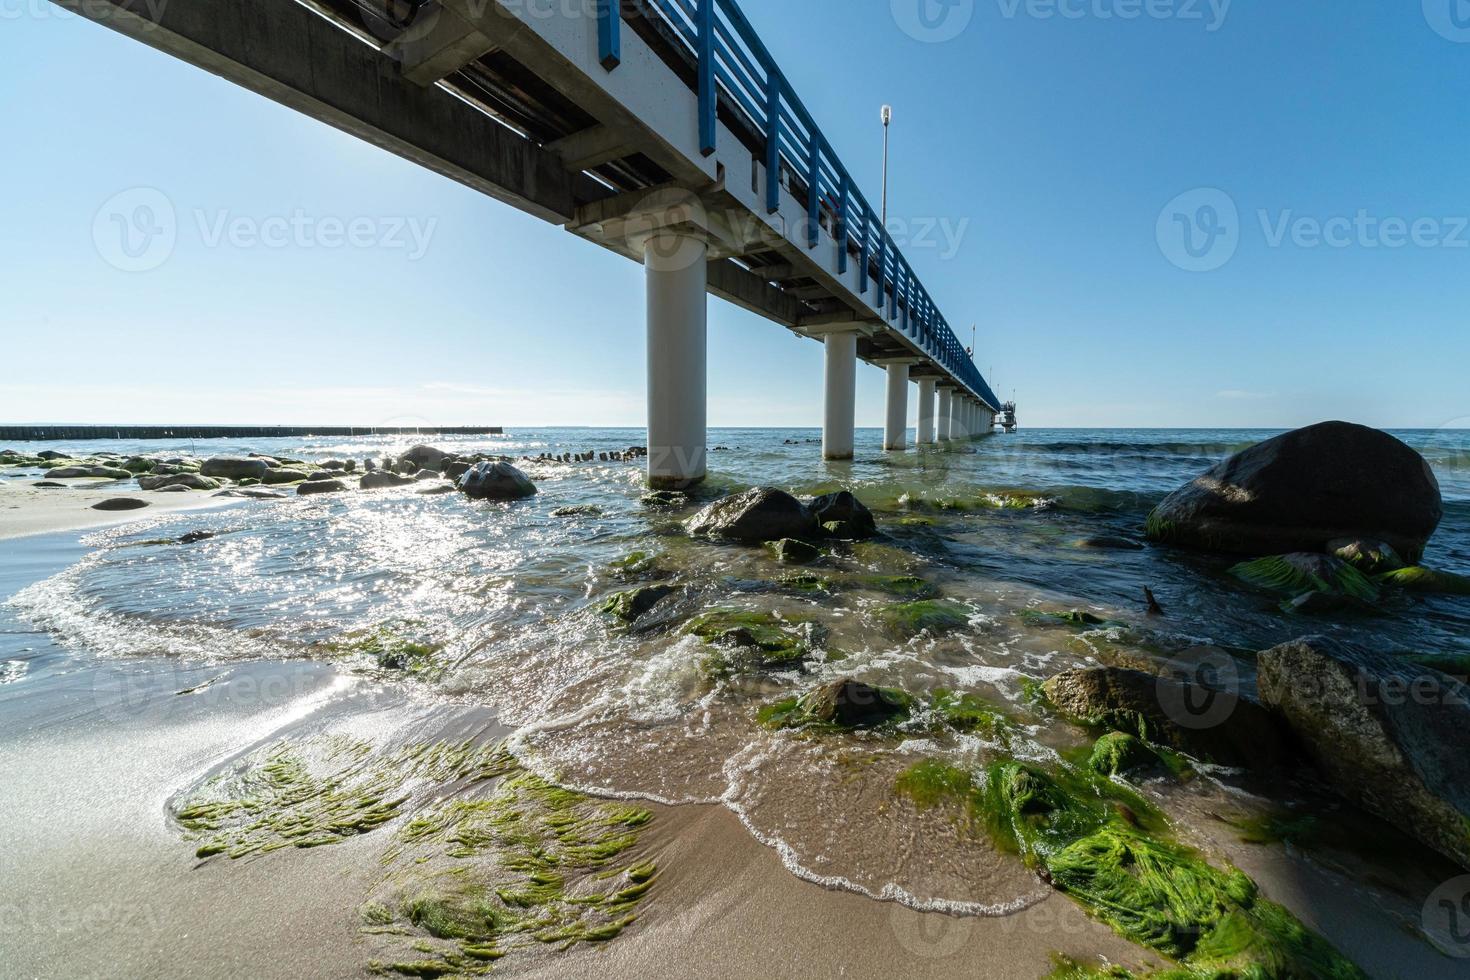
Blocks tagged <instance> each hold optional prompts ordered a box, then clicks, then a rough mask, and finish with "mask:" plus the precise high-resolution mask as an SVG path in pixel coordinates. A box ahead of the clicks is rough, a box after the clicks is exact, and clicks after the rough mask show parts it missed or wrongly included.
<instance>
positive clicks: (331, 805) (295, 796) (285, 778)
mask: <svg viewBox="0 0 1470 980" xmlns="http://www.w3.org/2000/svg"><path fill="white" fill-rule="evenodd" d="M512 768H513V761H512V760H511V758H510V756H509V754H508V753H506V752H505V751H504V750H502V749H500V748H498V747H497V748H482V747H476V746H475V745H473V744H472V743H469V742H464V743H453V744H452V743H447V742H436V743H420V744H414V745H409V746H405V747H403V748H401V749H398V750H396V751H395V752H393V753H391V754H389V755H387V756H383V757H375V756H374V754H373V747H372V745H371V744H370V743H368V742H363V741H359V740H356V739H349V738H345V737H341V736H331V737H323V738H318V739H312V740H308V741H306V742H303V743H299V744H293V743H290V742H281V743H278V744H276V745H274V746H272V747H271V748H269V749H266V750H263V752H261V753H257V754H256V755H255V756H253V757H251V758H249V759H248V760H247V761H246V763H245V765H244V766H243V767H242V768H241V769H240V770H239V771H236V772H229V773H223V774H221V775H219V776H216V777H214V778H213V779H211V780H210V781H208V782H207V783H205V784H204V785H203V786H201V787H200V788H199V789H198V790H196V791H195V792H193V793H191V794H189V795H188V796H187V797H185V798H183V799H181V800H180V801H178V803H177V804H176V805H175V806H174V808H173V811H174V818H175V819H176V820H177V821H178V823H179V825H180V826H181V827H183V829H184V830H185V831H187V832H188V833H189V834H190V835H192V836H193V837H195V839H197V840H199V841H200V843H199V846H198V848H197V850H196V852H195V853H196V856H198V857H200V858H209V857H214V856H216V855H226V856H228V857H230V858H232V859H238V858H242V857H246V856H247V855H255V854H268V853H270V852H271V851H275V850H279V849H281V848H286V847H297V848H308V847H319V846H322V845H327V844H337V843H340V842H342V841H343V840H346V839H347V838H349V837H356V836H358V835H360V834H365V833H368V832H370V831H372V830H375V829H376V828H378V827H380V826H382V825H383V824H385V823H387V822H388V821H390V820H392V819H393V818H394V817H396V816H398V814H399V812H400V811H401V809H402V807H403V805H404V803H405V802H407V800H408V794H407V793H406V792H405V791H404V787H405V786H406V785H407V784H408V783H409V782H410V781H412V780H416V779H423V780H430V781H434V782H450V781H466V780H467V781H475V780H483V779H489V778H493V777H496V776H500V775H503V774H505V773H506V772H509V771H511V769H512Z"/></svg>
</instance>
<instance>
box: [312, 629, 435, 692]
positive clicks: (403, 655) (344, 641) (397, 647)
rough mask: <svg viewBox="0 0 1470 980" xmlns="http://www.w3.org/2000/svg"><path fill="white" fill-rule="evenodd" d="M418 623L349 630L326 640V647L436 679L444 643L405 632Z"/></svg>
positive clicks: (335, 652)
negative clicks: (425, 640)
mask: <svg viewBox="0 0 1470 980" xmlns="http://www.w3.org/2000/svg"><path fill="white" fill-rule="evenodd" d="M417 625H419V624H417V623H411V622H404V623H384V624H382V625H380V626H378V627H377V628H376V629H372V630H363V631H359V632H355V633H348V634H346V635H345V636H343V637H342V638H341V639H338V640H333V641H332V642H330V643H325V644H322V647H323V648H324V649H326V650H327V651H329V652H331V653H333V654H335V655H338V656H353V655H361V656H365V657H368V658H370V659H371V660H372V661H373V663H374V664H375V665H376V666H377V667H378V668H379V669H381V670H392V671H402V672H404V673H406V674H410V675H413V676H415V677H419V678H421V679H424V680H432V679H433V678H435V677H437V676H438V675H439V674H440V673H441V672H442V671H443V669H444V665H443V664H441V663H440V662H439V661H438V659H437V656H436V655H437V654H438V653H439V651H440V650H442V649H443V646H442V645H441V644H437V643H425V642H422V641H420V640H413V639H409V638H408V636H406V635H404V632H403V630H404V629H406V628H411V627H415V626H417Z"/></svg>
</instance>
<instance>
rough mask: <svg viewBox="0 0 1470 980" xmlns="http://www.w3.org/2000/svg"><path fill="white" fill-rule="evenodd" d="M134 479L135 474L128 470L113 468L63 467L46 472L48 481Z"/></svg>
mask: <svg viewBox="0 0 1470 980" xmlns="http://www.w3.org/2000/svg"><path fill="white" fill-rule="evenodd" d="M132 478H133V474H131V473H129V472H128V471H127V470H119V469H114V468H113V467H111V466H63V467H60V468H58V469H54V470H47V471H46V479H48V480H82V479H98V480H131V479H132Z"/></svg>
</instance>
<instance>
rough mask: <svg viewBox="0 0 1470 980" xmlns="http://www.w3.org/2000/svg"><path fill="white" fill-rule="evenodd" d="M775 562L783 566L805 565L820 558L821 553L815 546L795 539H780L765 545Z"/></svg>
mask: <svg viewBox="0 0 1470 980" xmlns="http://www.w3.org/2000/svg"><path fill="white" fill-rule="evenodd" d="M766 547H767V548H770V549H771V553H772V554H773V555H775V556H776V560H777V561H779V562H781V563H782V564H785V565H805V564H808V563H809V562H814V561H816V560H817V559H818V558H820V557H822V552H821V551H820V550H819V549H818V548H817V547H816V546H815V545H810V544H807V543H806V542H805V541H798V540H796V539H795V538H782V539H781V540H780V541H772V542H770V543H768V544H767V545H766Z"/></svg>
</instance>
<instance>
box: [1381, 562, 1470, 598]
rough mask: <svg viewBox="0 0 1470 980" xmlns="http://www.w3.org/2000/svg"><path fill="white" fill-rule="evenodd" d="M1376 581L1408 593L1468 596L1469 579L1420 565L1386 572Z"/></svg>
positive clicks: (1469, 589) (1469, 591)
mask: <svg viewBox="0 0 1470 980" xmlns="http://www.w3.org/2000/svg"><path fill="white" fill-rule="evenodd" d="M1376 581H1377V582H1379V583H1380V584H1383V585H1390V586H1393V587H1394V588H1398V589H1404V590H1406V591H1409V592H1423V593H1429V594H1434V595H1458V596H1470V578H1467V577H1466V576H1464V575H1455V574H1453V573H1451V572H1439V571H1435V570H1434V569H1432V568H1424V567H1423V566H1421V565H1415V566H1412V567H1410V568H1400V569H1398V570H1397V571H1392V572H1386V573H1384V574H1383V575H1380V576H1378V578H1377V579H1376Z"/></svg>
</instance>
